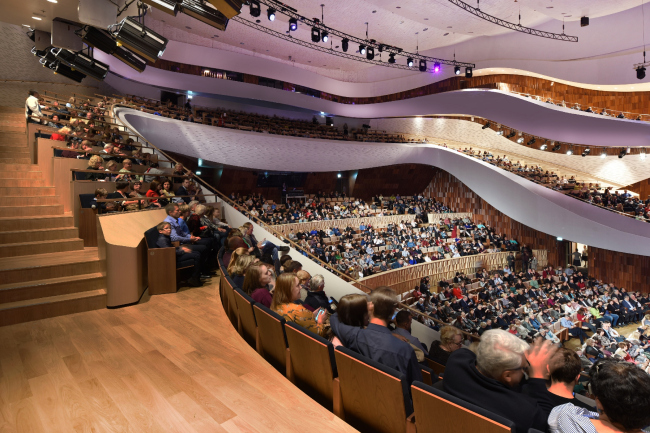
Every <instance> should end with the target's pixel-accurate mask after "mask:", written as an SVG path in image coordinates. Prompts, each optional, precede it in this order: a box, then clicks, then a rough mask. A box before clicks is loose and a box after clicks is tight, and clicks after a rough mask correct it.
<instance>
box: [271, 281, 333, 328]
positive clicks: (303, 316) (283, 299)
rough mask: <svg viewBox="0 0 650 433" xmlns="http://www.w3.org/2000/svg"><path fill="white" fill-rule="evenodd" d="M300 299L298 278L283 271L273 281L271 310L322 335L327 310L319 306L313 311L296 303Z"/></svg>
mask: <svg viewBox="0 0 650 433" xmlns="http://www.w3.org/2000/svg"><path fill="white" fill-rule="evenodd" d="M299 299H300V280H299V279H298V277H297V276H296V275H295V274H293V273H284V274H282V275H280V276H279V277H278V278H277V280H276V281H275V290H274V291H273V301H272V302H271V307H270V308H271V310H273V311H275V312H276V313H278V314H279V315H281V316H282V317H284V318H285V319H286V320H287V321H288V322H293V323H295V324H297V325H300V326H302V327H303V328H305V329H307V330H309V331H311V332H313V333H315V334H318V335H321V336H324V335H325V320H326V319H327V311H326V310H323V309H322V308H319V309H318V310H316V311H314V312H313V313H312V312H311V311H309V310H308V309H307V308H305V306H304V305H302V304H298V303H296V301H298V300H299Z"/></svg>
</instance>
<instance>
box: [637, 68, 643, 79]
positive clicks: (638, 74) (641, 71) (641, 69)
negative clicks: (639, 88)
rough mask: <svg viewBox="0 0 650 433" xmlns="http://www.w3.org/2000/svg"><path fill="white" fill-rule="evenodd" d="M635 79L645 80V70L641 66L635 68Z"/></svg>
mask: <svg viewBox="0 0 650 433" xmlns="http://www.w3.org/2000/svg"><path fill="white" fill-rule="evenodd" d="M636 78H637V79H639V80H643V79H644V78H645V68H644V67H643V66H639V67H638V68H636Z"/></svg>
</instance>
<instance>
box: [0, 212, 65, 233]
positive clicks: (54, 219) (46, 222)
mask: <svg viewBox="0 0 650 433" xmlns="http://www.w3.org/2000/svg"><path fill="white" fill-rule="evenodd" d="M2 209H3V208H1V207H0V212H1V211H2ZM72 226H74V218H73V216H72V215H71V214H70V213H68V214H64V213H62V211H61V213H60V214H58V215H34V216H30V217H29V218H19V217H16V215H12V216H9V217H0V232H8V231H15V230H39V229H53V228H60V227H72Z"/></svg>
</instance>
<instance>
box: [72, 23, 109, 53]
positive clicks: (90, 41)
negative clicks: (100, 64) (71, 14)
mask: <svg viewBox="0 0 650 433" xmlns="http://www.w3.org/2000/svg"><path fill="white" fill-rule="evenodd" d="M81 41H82V42H83V43H84V44H86V45H88V46H89V47H93V48H96V49H98V50H101V51H103V52H105V53H106V54H113V53H114V52H115V49H116V48H117V44H116V43H115V40H114V39H113V37H112V36H111V35H109V34H108V32H107V31H105V30H100V29H98V28H96V27H91V26H87V27H86V28H85V31H84V33H83V35H82V36H81Z"/></svg>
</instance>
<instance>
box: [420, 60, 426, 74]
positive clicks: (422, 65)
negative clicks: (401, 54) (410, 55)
mask: <svg viewBox="0 0 650 433" xmlns="http://www.w3.org/2000/svg"><path fill="white" fill-rule="evenodd" d="M426 71H427V61H426V60H424V59H420V72H426Z"/></svg>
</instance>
